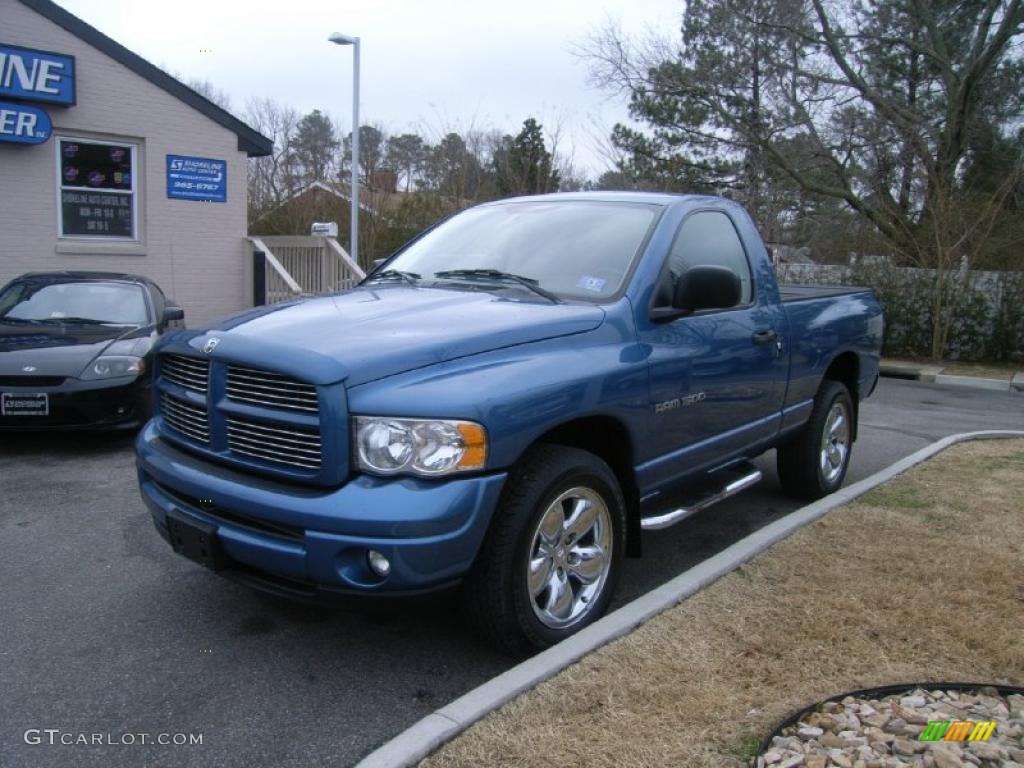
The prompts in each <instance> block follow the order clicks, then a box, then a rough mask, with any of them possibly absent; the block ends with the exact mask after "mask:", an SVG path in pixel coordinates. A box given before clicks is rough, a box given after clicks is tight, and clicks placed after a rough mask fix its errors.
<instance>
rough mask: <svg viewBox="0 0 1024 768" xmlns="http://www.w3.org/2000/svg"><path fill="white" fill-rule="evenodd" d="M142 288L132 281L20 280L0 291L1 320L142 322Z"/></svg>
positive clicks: (143, 313) (113, 323) (128, 323)
mask: <svg viewBox="0 0 1024 768" xmlns="http://www.w3.org/2000/svg"><path fill="white" fill-rule="evenodd" d="M148 317H149V313H148V312H147V310H146V297H145V295H144V294H143V291H142V287H141V286H139V285H135V284H132V283H117V282H101V281H96V280H86V281H80V282H58V283H54V282H49V281H45V282H44V281H40V280H19V281H16V282H14V283H11V284H10V285H9V286H7V288H6V289H4V291H3V293H2V294H0V319H4V320H24V321H34V322H44V323H47V322H49V323H65V322H66V323H71V322H77V323H104V324H110V325H143V324H145V323H147V322H148Z"/></svg>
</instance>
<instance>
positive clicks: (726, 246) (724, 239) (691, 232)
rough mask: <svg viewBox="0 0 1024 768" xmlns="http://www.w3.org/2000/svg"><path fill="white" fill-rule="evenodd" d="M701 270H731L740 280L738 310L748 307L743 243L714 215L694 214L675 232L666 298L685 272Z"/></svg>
mask: <svg viewBox="0 0 1024 768" xmlns="http://www.w3.org/2000/svg"><path fill="white" fill-rule="evenodd" d="M704 266H719V267H728V268H729V269H731V270H732V271H733V272H734V273H735V274H736V276H737V277H739V279H740V301H739V306H742V305H744V304H749V303H750V300H751V298H752V296H753V283H752V280H751V276H750V264H749V263H748V262H747V255H746V253H745V252H744V250H743V243H742V242H740V238H739V235H737V234H736V228H735V227H734V226H733V225H732V221H731V220H730V219H729V217H728V216H726V215H725V214H724V213H720V212H718V211H699V212H697V213H694V214H692V215H691V216H689V217H688V218H687V219H686V221H684V222H683V224H682V226H681V227H680V228H679V232H678V233H677V234H676V239H675V241H674V242H673V243H672V250H671V251H670V252H669V255H668V269H669V274H670V276H671V280H672V283H671V290H670V292H669V293H668V296H669V297H671V296H672V291H674V290H675V287H676V283H677V282H679V278H680V277H682V276H683V274H684V273H685V272H686V271H687V270H690V269H693V268H694V267H704ZM669 301H671V299H669Z"/></svg>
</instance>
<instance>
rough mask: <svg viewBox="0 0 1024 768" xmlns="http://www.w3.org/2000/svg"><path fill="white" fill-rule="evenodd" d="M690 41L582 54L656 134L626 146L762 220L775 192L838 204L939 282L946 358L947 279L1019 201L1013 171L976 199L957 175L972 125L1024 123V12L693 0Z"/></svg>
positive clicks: (623, 45) (637, 136) (607, 36)
mask: <svg viewBox="0 0 1024 768" xmlns="http://www.w3.org/2000/svg"><path fill="white" fill-rule="evenodd" d="M691 22H692V23H691ZM683 31H684V34H683V39H682V45H681V46H673V47H668V46H648V47H647V48H645V49H638V48H637V47H636V46H634V45H632V44H631V43H630V42H629V41H628V40H627V39H626V38H625V37H624V36H623V35H621V34H620V33H619V32H618V31H617V30H614V29H606V30H605V31H604V32H603V33H602V34H601V35H599V36H597V37H596V38H595V39H593V40H592V41H591V43H590V44H589V46H588V53H589V55H590V57H591V62H592V64H593V74H594V76H595V78H596V79H597V80H598V82H600V83H601V84H603V85H604V86H606V87H608V88H612V89H619V90H624V91H626V92H628V93H629V94H630V108H631V113H632V114H633V116H634V117H636V118H637V119H639V120H642V121H644V122H646V123H647V124H648V125H650V126H651V127H652V128H653V133H652V134H650V135H645V134H642V133H640V132H638V131H632V130H631V129H627V128H625V127H623V128H622V129H621V130H619V134H618V137H617V139H618V142H617V143H619V144H620V145H621V146H626V147H628V148H629V149H630V150H631V159H633V160H634V161H636V159H637V158H643V157H645V153H648V154H649V155H650V156H651V159H652V160H653V161H655V163H656V167H668V168H670V169H671V168H673V166H672V162H675V163H676V166H675V168H676V169H677V170H676V172H678V173H682V172H683V171H684V170H685V169H692V170H693V171H695V173H696V176H697V178H701V177H704V178H707V177H709V176H710V175H712V174H714V173H718V172H721V174H722V176H721V177H722V178H723V179H726V178H727V176H728V175H729V174H731V175H732V178H733V180H734V181H733V183H735V184H736V188H737V189H738V190H739V191H740V192H741V193H742V194H741V195H740V196H741V197H742V198H744V199H745V200H748V201H749V202H750V203H751V204H752V205H753V206H754V207H755V208H761V207H766V208H767V207H770V201H766V200H765V197H764V192H763V191H764V189H765V188H766V187H767V186H772V185H773V184H772V183H771V182H772V180H773V179H776V180H781V179H785V180H788V181H789V183H792V184H794V185H796V186H797V187H798V188H799V189H800V190H801V191H802V192H803V193H805V194H808V195H812V196H815V197H816V198H818V199H833V200H838V201H841V203H842V204H844V205H845V206H848V207H849V208H850V209H851V210H853V211H855V212H856V213H857V214H858V215H859V216H860V217H861V218H862V219H863V220H864V221H866V222H868V223H869V224H870V225H871V226H872V227H873V228H874V230H875V231H876V232H877V233H878V235H879V238H880V240H879V242H881V243H883V244H884V245H885V246H886V247H887V248H888V249H890V250H891V252H892V253H894V254H895V255H896V256H897V257H898V258H899V259H900V260H902V261H903V263H908V264H913V265H916V266H921V267H928V268H931V269H934V270H936V276H937V277H936V288H935V290H934V291H933V295H932V298H933V306H932V317H933V337H932V354H933V355H934V356H940V355H941V354H942V353H943V352H944V351H945V348H946V345H947V341H948V330H949V327H950V325H951V323H952V315H951V309H950V304H949V302H948V301H947V297H948V293H949V290H950V287H949V286H950V282H951V280H952V279H953V278H955V276H956V275H957V274H960V268H961V267H962V266H970V264H971V261H972V259H973V258H974V256H975V254H976V253H977V252H978V250H979V246H980V244H981V243H983V241H984V238H985V237H986V236H987V233H990V232H991V226H992V222H993V221H994V219H995V218H996V217H997V216H998V214H999V212H1000V211H1001V210H1002V207H1003V202H1004V200H1005V198H1006V195H1008V194H1009V193H1010V190H1012V189H1014V188H1016V181H1015V180H1014V178H1013V177H1014V176H1015V174H1016V173H1017V171H1013V172H1012V173H1010V177H1011V178H1009V179H1008V180H1007V183H1006V184H1003V185H1000V187H999V190H998V191H997V192H995V193H990V194H985V195H979V194H978V193H977V190H974V189H971V188H970V187H969V186H968V185H965V184H964V177H963V168H964V163H965V160H966V157H967V151H968V148H969V142H970V137H971V135H972V131H974V130H976V128H977V126H978V125H979V124H984V123H994V124H1000V122H1001V121H1002V122H1003V123H1005V121H1006V120H1007V119H1008V118H1009V117H1010V116H1013V115H1017V116H1019V114H1020V112H1021V106H1022V104H1021V98H1022V95H1021V92H1020V88H1019V82H1020V76H1021V69H1020V64H1019V61H1017V60H1016V59H1015V57H1012V56H1010V54H1009V51H1010V47H1011V44H1012V42H1013V41H1014V40H1018V39H1019V38H1020V36H1021V34H1022V33H1024V5H1022V0H978V1H977V2H971V3H959V2H954V1H953V0H935V1H934V2H924V1H923V0H887V1H886V2H873V3H868V2H854V3H853V4H852V5H851V4H847V3H839V2H831V1H830V0H784V1H780V2H768V0H721V1H720V2H711V0H692V2H691V3H690V4H689V5H688V6H687V17H686V18H685V19H684V25H683ZM1012 82H1016V83H1017V87H1016V88H1015V87H1012V86H1009V85H1008V83H1012ZM1018 162H1019V161H1018ZM658 163H660V166H658V165H657V164H658ZM1010 166H1011V168H1013V167H1014V164H1013V163H1011V164H1010ZM774 183H779V182H778V181H776V182H774ZM968 211H969V212H970V213H969V214H968V213H967V212H968Z"/></svg>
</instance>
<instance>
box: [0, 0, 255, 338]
mask: <svg viewBox="0 0 1024 768" xmlns="http://www.w3.org/2000/svg"><path fill="white" fill-rule="evenodd" d="M271 149H272V143H271V141H270V139H268V138H266V137H265V136H262V135H261V134H259V133H258V132H257V131H255V130H253V129H252V128H251V127H249V126H248V125H246V124H245V123H243V122H241V121H240V120H238V119H237V118H236V117H234V116H232V115H231V114H230V113H228V112H226V111H225V110H223V109H221V108H220V107H218V106H217V105H215V104H213V103H212V102H210V101H208V100H207V99H205V98H204V97H203V96H201V95H199V94H198V93H196V92H195V91H193V90H192V89H190V88H188V87H187V86H185V85H184V84H182V83H180V82H179V81H178V80H176V79H175V78H173V77H171V76H170V75H168V74H167V73H166V72H164V71H163V70H161V69H159V68H158V67H156V66H154V65H152V64H150V63H149V62H147V61H145V60H144V59H142V58H140V57H139V56H137V55H135V54H134V53H132V52H131V51H129V50H128V49H126V48H125V47H124V46H122V45H120V44H119V43H117V42H115V41H114V40H112V39H110V38H109V37H107V36H106V35H104V34H102V33H101V32H99V31H98V30H96V29H95V28H94V27H91V26H89V25H88V24H86V23H85V22H83V21H82V20H81V19H79V18H77V17H76V16H73V15H72V14H70V13H68V12H67V11H65V10H64V9H62V8H60V7H59V6H57V5H56V4H54V3H53V2H50V0H0V285H3V284H4V283H6V282H7V281H9V280H10V279H12V278H14V277H16V276H17V275H20V274H22V273H24V272H33V271H51V270H78V269H88V270H106V271H116V272H132V273H136V274H141V275H145V276H146V277H149V278H151V279H153V280H155V281H156V282H157V283H158V284H159V285H160V286H161V287H162V288H163V290H164V291H165V293H167V295H168V296H171V297H173V298H174V299H175V300H176V301H177V302H178V303H179V304H181V306H182V307H184V309H185V317H186V322H187V323H188V324H189V325H190V326H195V325H200V324H203V323H205V322H207V321H209V320H212V319H213V318H215V317H217V316H220V315H223V314H226V313H228V312H232V311H235V310H239V309H242V308H245V307H249V306H252V304H253V275H252V271H253V259H252V257H251V253H252V248H251V245H250V243H249V242H248V241H247V240H246V234H247V232H246V228H247V221H246V163H247V159H248V158H249V157H259V156H263V155H267V154H269V153H270V152H271Z"/></svg>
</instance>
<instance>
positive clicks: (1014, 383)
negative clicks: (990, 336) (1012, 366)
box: [878, 360, 1024, 392]
mask: <svg viewBox="0 0 1024 768" xmlns="http://www.w3.org/2000/svg"><path fill="white" fill-rule="evenodd" d="M943 370H945V369H944V368H943V367H942V366H939V365H918V364H916V363H893V362H886V361H884V360H883V361H882V363H881V365H880V366H879V369H878V372H879V374H880V375H881V376H882V377H885V378H893V379H908V380H911V381H921V382H924V383H926V384H948V385H951V386H955V387H971V388H972V389H988V390H993V391H999V392H1024V371H1021V372H1018V373H1015V374H1014V375H1013V377H1012V378H1011V379H1010V380H1009V381H1008V380H1006V379H986V378H983V377H981V376H960V375H956V374H951V373H943V372H942V371H943Z"/></svg>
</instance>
